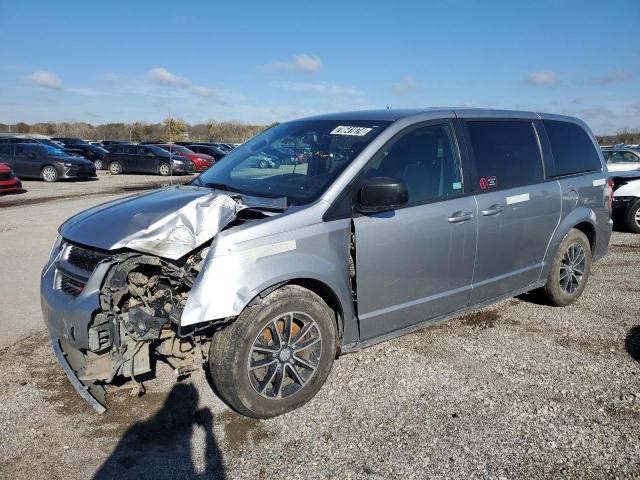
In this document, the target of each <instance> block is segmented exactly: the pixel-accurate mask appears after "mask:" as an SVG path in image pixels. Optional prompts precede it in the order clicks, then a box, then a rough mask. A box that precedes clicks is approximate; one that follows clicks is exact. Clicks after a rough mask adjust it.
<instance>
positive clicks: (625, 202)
mask: <svg viewBox="0 0 640 480" xmlns="http://www.w3.org/2000/svg"><path fill="white" fill-rule="evenodd" d="M612 175H613V177H612V181H613V215H612V216H613V218H614V220H615V221H616V222H619V223H622V224H623V225H624V226H625V227H626V228H628V229H629V230H631V231H632V232H634V233H640V171H637V170H636V171H633V170H632V171H620V172H613V173H612Z"/></svg>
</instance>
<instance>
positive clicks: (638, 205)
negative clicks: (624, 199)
mask: <svg viewBox="0 0 640 480" xmlns="http://www.w3.org/2000/svg"><path fill="white" fill-rule="evenodd" d="M624 224H625V225H626V227H627V228H628V229H629V230H631V231H632V232H633V233H640V198H638V199H636V200H634V201H632V202H629V205H627V208H626V209H625V211H624Z"/></svg>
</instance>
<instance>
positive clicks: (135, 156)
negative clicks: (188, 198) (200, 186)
mask: <svg viewBox="0 0 640 480" xmlns="http://www.w3.org/2000/svg"><path fill="white" fill-rule="evenodd" d="M103 163H104V164H105V165H106V167H107V170H109V171H110V172H111V174H112V175H119V174H121V173H159V174H160V175H163V176H167V175H170V174H171V173H172V170H173V173H174V174H175V173H192V172H194V171H195V168H194V165H193V162H192V161H191V160H189V159H188V158H184V157H178V156H176V155H171V156H170V154H169V152H167V151H166V150H164V149H162V148H160V147H156V146H155V145H127V144H125V145H110V146H109V153H107V154H106V155H105V157H104V159H103Z"/></svg>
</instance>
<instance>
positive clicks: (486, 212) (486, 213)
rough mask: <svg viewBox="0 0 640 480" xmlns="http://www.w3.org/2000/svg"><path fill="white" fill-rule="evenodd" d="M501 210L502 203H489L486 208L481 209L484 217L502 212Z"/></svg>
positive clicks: (502, 208) (502, 207)
mask: <svg viewBox="0 0 640 480" xmlns="http://www.w3.org/2000/svg"><path fill="white" fill-rule="evenodd" d="M503 210H504V205H500V204H495V205H491V206H490V207H489V208H487V209H486V210H482V215H484V216H485V217H489V216H491V215H498V214H500V213H502V212H503Z"/></svg>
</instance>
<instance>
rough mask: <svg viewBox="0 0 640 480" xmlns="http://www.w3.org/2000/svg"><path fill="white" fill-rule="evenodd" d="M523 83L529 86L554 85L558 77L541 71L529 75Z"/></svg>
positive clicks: (546, 71)
mask: <svg viewBox="0 0 640 480" xmlns="http://www.w3.org/2000/svg"><path fill="white" fill-rule="evenodd" d="M525 81H526V82H527V83H528V84H529V85H554V84H556V83H558V76H557V75H556V74H555V72H552V71H551V70H542V71H539V72H532V73H530V74H529V75H527V78H526V79H525Z"/></svg>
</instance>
